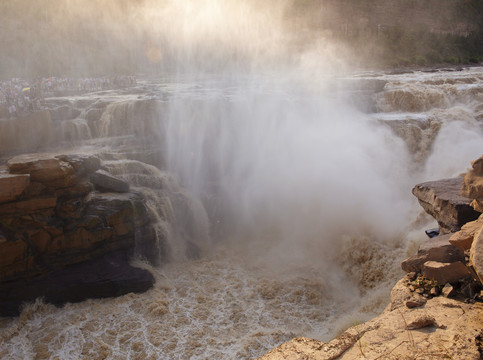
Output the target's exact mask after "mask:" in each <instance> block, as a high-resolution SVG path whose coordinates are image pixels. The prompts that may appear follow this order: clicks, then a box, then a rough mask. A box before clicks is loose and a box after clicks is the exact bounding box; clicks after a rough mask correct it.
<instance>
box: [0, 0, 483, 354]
mask: <svg viewBox="0 0 483 360" xmlns="http://www.w3.org/2000/svg"><path fill="white" fill-rule="evenodd" d="M146 3H147V4H150V5H152V2H150V1H147V2H146ZM199 3H200V4H202V5H203V6H199V5H197V2H196V1H166V2H165V4H164V5H165V6H164V7H159V8H156V11H153V12H152V15H151V17H149V19H150V20H151V21H150V22H149V23H150V24H153V23H154V24H157V26H158V31H159V34H158V35H159V37H156V38H155V40H156V41H154V40H153V41H152V43H151V44H149V47H148V48H147V49H146V52H147V55H148V58H149V59H150V61H151V62H152V63H153V64H159V66H161V67H162V66H166V68H167V69H170V70H173V73H172V74H171V75H170V76H167V77H166V78H163V79H162V81H159V82H158V83H157V85H156V86H157V88H156V90H155V91H153V93H155V94H158V96H159V99H160V101H162V106H160V107H159V108H157V111H159V116H158V117H157V118H156V119H154V118H152V117H149V119H148V120H146V121H147V122H148V125H149V126H146V127H144V128H142V130H141V132H142V133H149V132H152V131H154V129H153V128H154V127H155V126H157V127H159V128H162V129H163V130H162V133H163V136H162V137H160V141H161V140H162V141H164V143H163V144H162V146H164V147H165V148H164V150H165V155H166V161H167V165H166V169H163V170H166V171H168V172H169V175H167V174H166V173H165V172H160V171H159V170H158V169H155V168H153V167H149V166H145V165H143V164H141V163H139V162H135V161H125V160H123V161H111V162H109V161H105V162H104V166H106V167H107V168H108V169H109V170H110V171H111V172H112V173H114V174H117V175H119V176H122V177H124V178H125V179H126V180H128V181H129V182H130V183H131V184H132V185H133V186H134V187H136V188H138V189H139V191H142V192H143V194H144V195H145V197H146V198H147V205H148V207H150V208H151V210H152V214H153V221H154V222H155V223H156V225H155V226H156V228H157V231H158V234H159V235H160V236H167V237H168V238H170V240H169V241H170V244H171V248H172V251H171V254H172V255H173V258H174V259H175V260H176V261H173V262H171V263H168V264H165V265H163V266H160V267H156V268H153V267H150V266H149V265H146V264H144V263H142V262H140V261H137V262H136V265H137V266H140V267H145V268H148V269H150V271H152V272H153V274H154V275H155V277H156V280H157V281H156V285H155V287H154V288H153V289H152V290H150V291H148V292H147V293H145V294H137V295H134V294H128V295H125V296H122V297H119V298H115V299H102V300H88V301H86V302H83V303H79V304H67V305H65V306H64V307H63V308H61V309H58V308H55V307H53V306H51V305H46V304H43V303H42V302H41V301H37V302H36V303H35V304H30V305H27V306H26V307H25V309H24V310H23V312H22V314H21V316H20V317H19V318H16V319H0V338H1V339H2V342H1V343H0V358H5V359H14V358H25V359H34V358H41V359H57V358H62V359H79V358H85V359H119V358H125V359H186V358H191V359H206V358H210V359H249V358H256V357H258V356H260V355H262V354H263V353H264V352H265V351H267V350H268V349H270V348H271V347H274V346H276V345H278V344H279V343H281V342H283V341H286V340H288V339H290V338H292V337H294V336H298V335H304V336H311V337H314V338H318V339H322V340H328V339H329V338H331V337H332V336H334V335H336V334H337V332H338V331H339V330H341V329H343V328H344V327H347V326H350V325H353V324H355V323H356V322H360V321H363V320H365V319H367V318H368V317H370V316H372V315H374V314H375V313H376V312H377V311H380V310H381V309H382V307H383V306H384V305H385V299H387V295H388V289H389V287H390V285H391V284H392V283H393V282H394V281H395V280H396V279H397V278H399V277H400V275H401V273H400V271H401V270H400V269H399V262H400V260H401V259H402V258H403V257H404V255H405V252H406V247H407V246H408V244H409V243H410V242H411V241H410V240H411V239H410V238H411V237H412V234H410V231H411V230H412V228H411V224H412V221H413V220H414V218H415V217H416V216H415V214H414V209H417V207H416V206H415V201H414V199H412V198H411V195H410V189H411V187H412V186H413V185H414V184H415V183H417V181H419V180H420V179H422V178H423V177H425V176H428V173H427V171H428V172H430V171H434V172H432V175H434V176H437V177H442V176H450V175H452V174H451V172H452V171H453V169H449V168H448V167H444V168H443V167H441V166H438V165H437V164H441V163H443V161H446V159H445V157H444V156H445V154H446V153H447V151H446V150H447V149H448V148H445V146H444V145H445V144H447V143H451V142H452V141H453V142H454V147H457V146H461V147H460V148H458V149H454V147H453V148H452V149H453V150H452V155H453V156H454V157H453V159H454V161H455V164H456V165H455V166H456V167H458V169H461V170H464V168H465V167H466V166H467V165H468V163H469V161H470V160H473V159H474V158H476V157H478V156H479V155H481V144H482V141H481V140H482V139H483V135H482V131H481V126H480V124H479V121H480V118H479V117H478V115H477V114H476V113H477V112H478V111H480V112H481V107H480V108H478V104H481V77H479V76H480V75H475V74H470V75H468V74H465V75H468V76H467V78H469V77H473V78H474V79H475V80H471V81H472V82H471V83H470V84H469V82H470V80H468V81H467V82H466V84H465V85H461V86H460V90H461V91H459V92H458V89H456V90H455V89H453V88H452V86H456V85H454V84H450V85H447V84H446V83H445V82H444V81H443V83H442V84H443V87H438V86H439V85H438V84H439V81H440V80H442V79H445V78H448V79H453V80H452V81H449V82H448V83H451V82H453V83H455V84H456V83H458V80H455V76H449V75H448V74H443V75H441V76H439V75H438V76H436V77H431V75H422V74H416V75H414V77H413V78H411V76H408V77H404V76H399V77H398V76H394V77H391V76H386V75H378V77H379V78H380V79H382V80H383V81H386V82H387V85H386V87H385V88H384V90H383V92H381V93H380V94H379V95H378V96H377V98H376V105H377V106H378V108H379V111H381V112H383V111H384V112H389V115H390V116H389V117H392V119H403V120H404V119H405V118H406V117H407V116H409V115H408V114H410V116H411V117H416V118H417V117H418V116H423V117H427V116H428V113H431V115H432V116H433V117H437V116H438V114H442V113H444V114H446V113H447V112H446V110H447V109H449V108H451V109H452V110H451V113H453V114H455V115H454V116H453V117H452V118H451V117H449V118H447V119H446V120H445V121H442V125H441V127H437V128H436V127H435V128H434V129H431V131H434V132H435V133H437V134H434V133H432V134H431V135H428V139H429V140H428V141H429V142H430V144H428V145H427V146H425V147H424V149H425V151H427V153H425V154H424V156H422V157H421V158H420V161H421V163H422V165H421V166H422V169H423V170H422V172H420V173H414V172H412V171H414V168H413V167H412V166H411V165H412V162H413V158H412V154H411V153H410V148H409V147H408V144H407V142H405V140H406V138H405V137H404V136H401V135H400V134H397V133H396V134H395V133H394V132H393V129H391V127H388V126H381V124H380V122H379V120H388V121H391V119H388V118H387V117H386V118H384V116H382V114H377V115H378V116H379V117H377V116H376V117H374V116H372V115H369V114H365V113H363V112H361V111H359V110H357V109H355V108H353V107H352V106H350V105H348V104H349V101H348V97H347V94H346V93H344V92H337V91H335V90H334V88H333V87H332V86H331V84H334V83H335V82H337V81H339V80H340V78H339V77H337V76H335V75H332V76H328V75H327V74H328V72H329V71H332V70H333V69H334V68H339V69H340V68H341V67H342V68H343V66H342V65H343V63H344V61H337V56H336V54H340V52H338V51H340V49H338V48H337V46H335V45H334V44H328V43H327V44H326V43H325V41H324V39H321V40H320V41H315V40H314V41H313V42H315V43H316V44H315V45H316V46H312V47H311V48H310V51H305V50H306V49H304V51H301V52H300V53H299V52H297V51H293V50H294V49H293V47H291V46H288V44H289V43H290V41H287V36H288V34H287V32H285V31H284V30H283V26H282V19H283V11H282V8H283V6H280V8H277V9H276V10H277V11H276V12H272V11H271V10H274V8H273V7H270V6H266V5H260V7H261V8H260V11H255V8H254V7H253V6H252V5H253V3H252V2H251V1H249V2H239V1H225V2H221V1H214V0H203V1H200V2H199ZM258 3H259V2H257V4H258ZM230 14H231V15H233V16H232V17H230V16H228V15H230ZM144 15H145V14H144ZM188 15H190V16H188ZM133 16H136V14H133ZM172 19H176V20H172ZM220 29H222V30H224V31H220ZM142 30H143V28H142V27H141V28H140V31H142ZM150 34H153V33H150ZM325 45H327V46H325ZM334 59H336V61H334ZM278 60H280V61H278ZM174 70H183V73H180V72H175V71H174ZM262 70H263V71H262ZM212 72H214V73H216V74H217V75H213V74H212ZM480 73H481V70H480ZM346 76H347V75H346ZM462 77H464V76H462ZM433 87H434V88H433ZM463 90H464V91H463ZM464 92H466V93H465V94H466V95H464V96H463V95H462V94H463V93H464ZM423 93H424V94H427V95H424V96H422V95H421V94H423ZM408 94H410V95H408ZM458 94H460V95H461V96H459V95H458ZM463 99H464V100H463ZM134 101H135V100H130V101H129V102H126V103H121V104H117V105H116V104H115V105H109V106H108V108H107V109H106V111H105V113H104V114H103V116H102V117H101V119H102V121H101V127H100V129H98V130H99V133H100V134H101V135H102V136H107V135H116V136H117V135H126V134H127V133H130V132H132V131H135V130H136V129H137V128H138V126H137V124H136V120H135V119H137V117H135V115H136V109H138V108H136V106H135V103H133V102H134ZM458 109H464V111H463V112H461V111H460V110H458ZM468 109H470V110H468ZM478 109H479V110H478ZM461 113H465V114H467V115H468V114H469V115H470V116H469V117H468V116H467V117H466V119H467V120H465V121H464V122H463V121H461V118H462V117H461V115H460V114H461ZM475 114H476V115H475ZM384 115H386V114H384ZM381 118H382V119H381ZM143 124H145V122H143ZM83 136H84V135H82V136H80V135H79V137H83ZM85 137H88V136H87V135H85ZM459 149H462V150H461V151H460V150H459ZM434 169H437V170H434ZM421 174H424V175H421ZM173 177H176V178H178V179H179V181H180V183H181V185H182V187H178V185H176V183H175V181H171V179H172V178H173ZM173 194H174V195H176V194H177V195H178V197H177V199H178V201H177V202H176V201H175V200H173V199H174V198H173V197H172V195H173ZM203 207H204V208H203ZM205 210H206V212H205ZM417 212H419V210H418V211H417ZM416 215H417V214H416ZM187 217H192V218H194V219H195V220H194V221H191V220H190V221H189V223H190V224H194V226H193V227H192V228H186V226H185V224H186V223H187V222H186V218H187ZM208 219H209V222H210V225H211V234H210V235H211V238H210V239H208V235H207V234H208ZM183 231H184V232H183ZM174 234H178V235H176V236H174ZM421 234H423V233H422V232H421ZM418 236H419V235H418ZM418 236H415V237H416V238H417V239H416V240H420V236H419V238H418ZM423 236H424V234H423ZM189 241H191V242H193V243H194V244H195V245H196V246H197V247H199V248H200V251H201V254H202V257H201V258H200V259H199V260H187V259H186V258H184V257H183V256H182V255H181V254H184V253H186V249H187V247H186V244H187V243H188V242H189Z"/></svg>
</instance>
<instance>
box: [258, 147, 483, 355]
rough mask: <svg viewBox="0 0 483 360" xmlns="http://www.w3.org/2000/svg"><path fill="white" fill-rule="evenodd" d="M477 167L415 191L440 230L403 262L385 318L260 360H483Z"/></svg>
mask: <svg viewBox="0 0 483 360" xmlns="http://www.w3.org/2000/svg"><path fill="white" fill-rule="evenodd" d="M472 167H473V169H472V170H471V171H469V172H468V173H467V174H466V175H465V177H464V178H457V179H445V180H441V181H434V182H430V183H424V184H419V185H416V186H415V188H414V189H413V194H415V196H416V197H418V200H419V201H420V203H421V205H422V206H423V208H424V210H425V211H426V212H428V213H429V214H431V215H433V216H434V217H435V218H436V220H437V221H438V224H439V229H438V230H435V231H434V232H433V233H431V234H428V235H431V236H432V238H430V239H429V240H428V241H426V242H425V243H423V244H422V245H421V246H420V247H419V250H418V252H417V254H415V255H414V256H412V257H410V258H408V259H406V260H404V261H403V263H402V268H403V270H405V271H406V272H407V274H406V276H405V277H404V278H403V279H401V280H400V281H399V282H398V283H397V284H396V285H395V286H394V288H393V289H392V291H391V301H390V303H389V305H388V306H387V307H386V309H385V310H384V312H383V313H382V314H381V315H379V316H377V317H376V318H374V319H372V320H370V321H368V322H366V323H364V324H361V325H357V326H353V327H351V328H349V329H348V330H346V331H345V332H343V333H342V334H341V335H339V336H338V337H336V338H335V339H333V340H331V341H330V342H328V343H323V342H320V341H317V340H313V339H308V338H304V337H297V338H295V339H292V340H291V341H289V342H286V343H284V344H281V345H280V346H278V347H277V348H275V349H273V350H271V351H270V352H268V353H267V354H265V355H264V356H262V357H261V358H259V359H260V360H282V359H284V360H299V359H305V360H336V359H337V360H348V359H372V360H376V359H416V358H418V359H467V360H479V359H482V358H483V296H482V295H483V294H482V289H483V287H482V280H483V276H482V275H483V253H482V248H483V215H482V214H481V212H482V208H481V204H482V201H483V156H482V157H480V158H479V159H477V160H475V161H474V162H472ZM439 234H441V235H439ZM434 235H438V236H434Z"/></svg>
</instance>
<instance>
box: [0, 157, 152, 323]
mask: <svg viewBox="0 0 483 360" xmlns="http://www.w3.org/2000/svg"><path fill="white" fill-rule="evenodd" d="M159 251H160V250H159V249H158V242H157V236H156V234H155V231H154V228H153V224H152V223H151V219H150V217H149V214H148V210H147V208H146V205H145V199H144V198H143V196H142V195H141V194H140V193H138V192H136V191H135V190H131V189H130V187H129V184H128V183H126V182H124V181H123V180H121V179H119V178H117V177H115V176H113V175H111V174H109V173H108V172H107V171H104V170H102V169H101V161H100V159H99V158H97V157H96V156H92V155H76V154H67V155H65V154H54V153H42V154H24V155H19V156H15V157H13V158H11V159H10V160H8V162H7V169H4V170H3V171H2V173H0V316H5V315H14V314H17V313H18V312H19V310H20V307H21V304H22V303H23V302H25V301H31V300H35V299H36V298H37V297H44V298H45V299H46V300H47V301H50V302H53V303H56V304H60V303H64V302H67V301H80V300H84V299H86V298H88V297H105V296H115V295H120V294H123V293H127V292H131V291H136V292H139V291H144V290H146V289H148V288H149V287H150V286H151V285H152V284H153V282H154V279H153V277H152V275H151V274H150V273H149V272H147V271H145V270H141V269H135V268H133V267H131V266H130V265H129V260H130V259H131V258H132V257H133V256H135V255H136V256H138V257H143V258H147V259H148V260H150V261H152V262H154V261H156V259H157V258H158V255H159Z"/></svg>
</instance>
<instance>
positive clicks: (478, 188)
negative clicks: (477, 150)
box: [461, 156, 483, 212]
mask: <svg viewBox="0 0 483 360" xmlns="http://www.w3.org/2000/svg"><path fill="white" fill-rule="evenodd" d="M471 166H472V170H470V171H469V172H468V173H467V174H466V175H465V177H464V179H463V186H462V188H461V195H463V196H466V197H468V198H471V199H474V200H473V201H472V202H471V206H472V207H473V209H475V210H476V211H479V212H483V156H481V157H480V158H479V159H477V160H475V161H473V162H472V163H471Z"/></svg>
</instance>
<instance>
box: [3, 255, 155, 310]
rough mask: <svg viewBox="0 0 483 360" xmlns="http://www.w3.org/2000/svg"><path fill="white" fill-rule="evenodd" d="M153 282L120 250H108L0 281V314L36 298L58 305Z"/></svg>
mask: <svg viewBox="0 0 483 360" xmlns="http://www.w3.org/2000/svg"><path fill="white" fill-rule="evenodd" d="M0 256H1V253H0ZM153 284H154V278H153V275H151V273H150V272H149V271H146V270H143V269H138V268H134V267H132V266H130V265H129V264H128V258H127V257H126V256H125V254H123V253H122V252H117V253H111V254H108V255H105V256H102V257H99V258H97V259H94V260H89V261H87V262H84V263H81V264H77V265H73V266H69V267H67V268H64V269H62V270H59V271H55V272H52V273H51V274H49V275H47V276H43V277H37V278H32V279H29V280H27V281H25V282H22V283H12V282H7V283H0V316H16V315H18V314H19V312H20V310H21V305H22V304H23V303H24V302H29V301H34V300H35V299H37V298H38V297H42V298H43V299H44V301H46V302H49V303H52V304H56V305H62V304H64V303H66V302H79V301H83V300H86V299H88V298H105V297H112V296H120V295H123V294H126V293H130V292H135V293H139V292H144V291H146V290H148V289H149V288H151V286H152V285H153Z"/></svg>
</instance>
